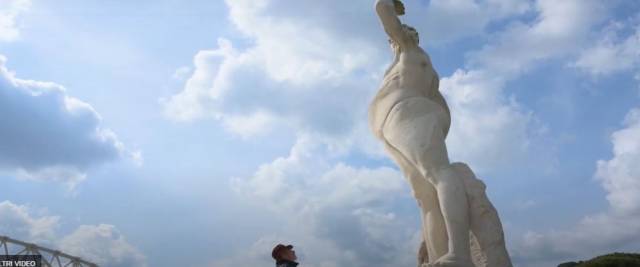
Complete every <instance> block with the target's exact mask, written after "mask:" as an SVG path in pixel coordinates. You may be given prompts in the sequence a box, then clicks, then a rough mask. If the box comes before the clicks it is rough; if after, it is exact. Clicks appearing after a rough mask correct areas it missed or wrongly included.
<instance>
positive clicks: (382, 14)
mask: <svg viewBox="0 0 640 267" xmlns="http://www.w3.org/2000/svg"><path fill="white" fill-rule="evenodd" d="M375 8H376V13H378V18H380V22H382V26H383V27H384V31H385V32H386V33H387V35H389V38H391V40H393V41H394V42H396V43H397V44H398V45H400V46H404V44H405V39H406V37H405V34H404V32H403V31H402V23H400V19H398V14H397V13H396V7H395V4H394V2H393V0H376V4H375Z"/></svg>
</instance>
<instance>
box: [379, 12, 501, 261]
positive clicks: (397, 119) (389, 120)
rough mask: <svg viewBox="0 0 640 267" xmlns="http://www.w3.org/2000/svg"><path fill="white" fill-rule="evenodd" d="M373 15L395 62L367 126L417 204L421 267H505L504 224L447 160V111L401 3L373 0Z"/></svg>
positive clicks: (470, 178)
mask: <svg viewBox="0 0 640 267" xmlns="http://www.w3.org/2000/svg"><path fill="white" fill-rule="evenodd" d="M375 10H376V12H377V14H378V16H379V18H380V21H381V22H382V26H383V28H384V31H385V32H386V33H387V35H388V36H389V44H390V45H391V49H392V51H393V53H394V60H393V62H392V64H391V66H390V67H389V68H388V69H387V71H386V72H385V74H384V78H383V80H382V85H381V87H380V89H379V91H378V93H377V95H376V96H375V98H374V99H373V101H372V103H371V105H370V107H369V126H370V128H371V130H372V131H373V133H374V135H375V136H376V137H377V138H378V139H379V140H381V141H382V142H383V143H384V145H385V149H386V151H387V152H388V154H389V155H390V156H391V157H392V158H393V160H394V161H395V162H396V163H397V164H398V165H399V167H400V169H401V170H402V172H403V174H404V176H405V177H406V179H407V180H408V182H409V184H410V185H411V188H412V191H413V195H414V197H415V198H416V200H417V201H418V205H419V207H420V210H421V214H422V231H423V240H424V241H423V244H422V245H421V249H420V251H419V257H418V258H419V263H418V264H419V266H424V267H511V261H510V259H509V255H508V254H507V251H506V248H505V244H504V234H503V232H502V225H501V224H500V220H499V218H498V214H497V212H496V210H495V208H494V207H493V205H491V203H490V202H489V200H488V198H487V197H486V194H485V186H484V184H483V183H482V181H480V180H478V179H477V178H476V177H475V175H474V174H473V172H472V171H471V169H469V167H468V166H467V165H465V164H463V163H453V164H452V163H450V162H449V157H448V153H447V148H446V145H445V138H446V136H447V134H448V131H449V127H450V124H451V115H450V112H449V108H448V106H447V103H446V101H445V99H444V97H443V96H442V94H441V93H440V91H439V82H440V80H439V77H438V73H437V72H436V71H435V69H434V68H433V65H432V63H431V60H430V58H429V55H428V54H427V53H426V52H425V51H424V50H423V49H422V48H420V46H419V41H420V39H419V35H418V32H417V31H416V30H415V29H414V28H413V27H410V26H408V25H405V24H402V23H401V22H400V19H399V16H401V15H403V14H404V12H405V8H404V5H403V4H402V2H400V1H399V0H377V1H376V2H375ZM467 141H469V142H473V140H467Z"/></svg>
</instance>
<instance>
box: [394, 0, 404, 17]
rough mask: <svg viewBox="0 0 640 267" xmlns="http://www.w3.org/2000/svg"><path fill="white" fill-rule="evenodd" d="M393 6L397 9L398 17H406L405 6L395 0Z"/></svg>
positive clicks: (398, 0)
mask: <svg viewBox="0 0 640 267" xmlns="http://www.w3.org/2000/svg"><path fill="white" fill-rule="evenodd" d="M393 6H394V7H395V8H396V14H397V15H398V16H402V15H404V4H403V3H402V1H400V0H393Z"/></svg>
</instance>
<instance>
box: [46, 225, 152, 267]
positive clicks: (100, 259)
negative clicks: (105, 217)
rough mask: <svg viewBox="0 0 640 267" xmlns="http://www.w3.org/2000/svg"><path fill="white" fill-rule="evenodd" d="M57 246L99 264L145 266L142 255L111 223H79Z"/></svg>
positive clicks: (125, 266)
mask: <svg viewBox="0 0 640 267" xmlns="http://www.w3.org/2000/svg"><path fill="white" fill-rule="evenodd" d="M59 247H60V248H61V249H62V250H64V251H65V252H67V253H69V254H71V255H74V256H79V257H81V258H83V259H90V260H91V261H92V262H94V263H96V264H98V265H100V266H113V267H130V266H147V264H146V259H145V257H144V255H142V253H140V251H138V249H136V248H135V247H133V246H132V245H131V244H129V243H128V242H127V241H126V239H125V237H124V236H123V235H122V234H120V232H118V230H117V229H116V228H115V226H113V225H108V224H100V225H81V226H80V227H78V228H77V229H76V230H75V231H74V232H73V233H71V234H69V235H67V236H65V237H64V238H62V239H61V240H60V243H59Z"/></svg>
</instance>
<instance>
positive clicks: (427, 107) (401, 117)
mask: <svg viewBox="0 0 640 267" xmlns="http://www.w3.org/2000/svg"><path fill="white" fill-rule="evenodd" d="M434 105H435V106H434ZM439 112H442V111H441V108H440V107H439V106H437V104H435V102H433V101H431V100H429V99H427V98H421V97H414V98H409V99H407V100H403V101H402V102H400V103H398V104H396V105H395V106H394V108H393V109H392V110H391V112H390V113H389V116H388V117H387V120H386V121H385V124H384V127H383V129H382V133H383V136H384V138H385V140H386V141H387V142H388V143H389V145H391V146H392V147H394V148H395V149H396V150H397V151H399V152H400V153H401V154H402V155H403V156H404V157H405V158H406V159H407V160H408V161H409V162H411V163H413V164H412V165H413V166H415V168H416V169H418V171H419V172H420V173H421V174H422V175H423V176H424V177H429V174H428V172H429V170H433V169H436V168H439V167H441V166H445V165H448V164H449V159H448V157H447V149H446V146H445V142H444V138H445V136H444V131H443V128H442V127H443V122H442V121H441V119H442V116H441V114H439Z"/></svg>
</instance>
